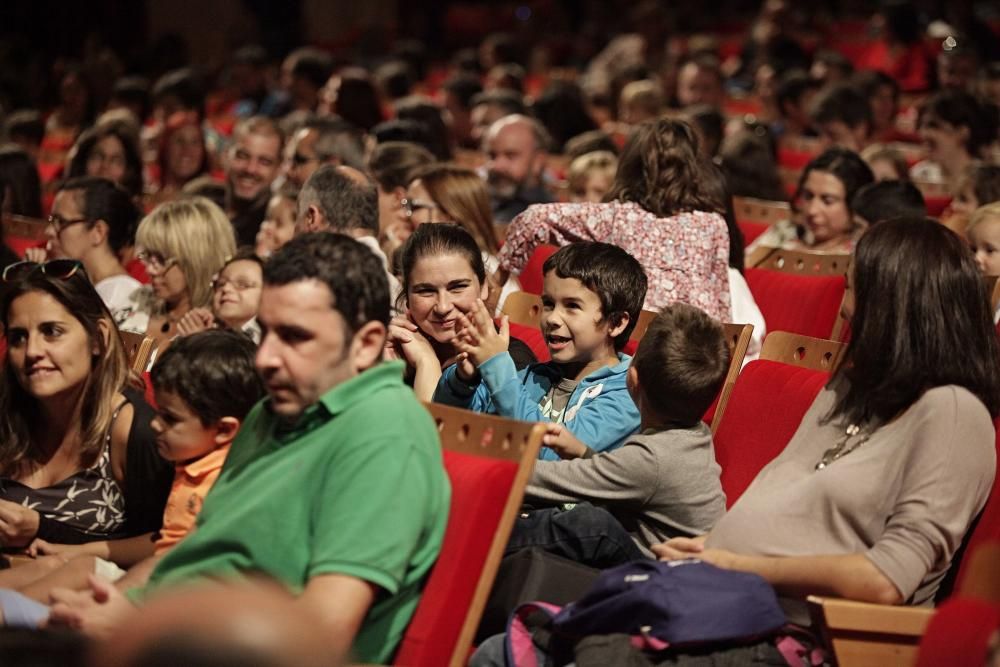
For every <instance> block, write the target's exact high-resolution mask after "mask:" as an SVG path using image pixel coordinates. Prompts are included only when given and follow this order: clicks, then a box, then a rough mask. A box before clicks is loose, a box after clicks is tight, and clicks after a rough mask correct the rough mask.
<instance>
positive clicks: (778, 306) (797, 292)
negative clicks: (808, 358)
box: [744, 269, 845, 338]
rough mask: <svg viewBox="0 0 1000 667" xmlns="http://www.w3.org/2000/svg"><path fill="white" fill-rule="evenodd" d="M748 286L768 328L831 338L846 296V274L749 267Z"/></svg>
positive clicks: (747, 271) (746, 275)
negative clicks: (817, 273)
mask: <svg viewBox="0 0 1000 667" xmlns="http://www.w3.org/2000/svg"><path fill="white" fill-rule="evenodd" d="M744 275H745V277H746V280H747V285H748V286H749V287H750V292H751V293H752V294H753V298H754V301H756V302H757V306H758V307H759V308H760V312H761V314H762V315H763V316H764V321H765V322H767V330H768V331H789V332H791V333H797V334H801V335H803V336H813V337H814V338H829V337H830V334H831V333H832V332H833V325H834V323H835V322H836V320H837V315H838V314H839V313H840V302H841V301H842V300H843V298H844V286H845V280H844V276H806V275H795V274H790V273H782V272H780V271H771V270H769V269H747V270H746V272H745V274H744Z"/></svg>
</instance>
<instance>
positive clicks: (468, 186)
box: [410, 164, 500, 255]
mask: <svg viewBox="0 0 1000 667" xmlns="http://www.w3.org/2000/svg"><path fill="white" fill-rule="evenodd" d="M416 180H419V181H420V182H421V183H422V184H423V186H424V188H425V189H426V190H427V193H428V194H429V195H430V196H431V199H433V200H434V203H435V204H437V205H438V207H439V208H440V209H441V211H442V212H443V213H444V214H445V215H446V216H447V218H448V220H449V221H454V222H457V223H458V224H460V225H462V227H464V228H465V230H466V231H467V232H469V233H470V234H472V238H474V239H476V244H477V245H478V246H479V248H480V249H481V250H485V251H486V252H488V253H489V254H491V255H495V254H497V252H499V250H500V241H499V240H498V239H497V233H496V229H495V228H494V227H493V210H492V208H491V207H490V196H489V194H488V193H487V191H486V184H485V183H484V182H483V179H482V178H480V177H479V176H478V175H477V174H476V172H474V171H472V170H471V169H467V168H465V167H459V166H458V165H455V164H432V165H428V166H427V167H424V168H423V169H420V170H419V171H417V172H416V173H415V174H413V178H412V179H411V181H410V183H412V182H413V181H416Z"/></svg>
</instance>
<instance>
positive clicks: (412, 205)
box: [399, 197, 438, 218]
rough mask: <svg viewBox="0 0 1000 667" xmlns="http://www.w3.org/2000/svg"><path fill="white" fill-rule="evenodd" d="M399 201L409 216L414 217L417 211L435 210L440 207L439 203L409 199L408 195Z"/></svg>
mask: <svg viewBox="0 0 1000 667" xmlns="http://www.w3.org/2000/svg"><path fill="white" fill-rule="evenodd" d="M399 203H400V205H401V206H402V207H403V212H404V213H405V214H406V217H407V218H412V217H413V214H414V213H416V212H417V211H423V210H429V211H433V210H436V209H437V208H438V206H437V204H434V203H428V202H425V201H420V200H419V199H409V198H406V197H404V198H403V199H402V200H400V202H399Z"/></svg>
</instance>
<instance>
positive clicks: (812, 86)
mask: <svg viewBox="0 0 1000 667" xmlns="http://www.w3.org/2000/svg"><path fill="white" fill-rule="evenodd" d="M821 85H822V84H821V83H820V82H819V81H818V80H816V79H814V78H812V77H811V76H809V73H808V72H806V71H804V70H801V69H793V70H789V71H788V72H786V73H785V74H783V75H782V76H781V79H780V80H779V81H778V86H777V88H776V89H775V92H774V97H775V102H777V104H778V113H780V114H781V115H782V116H784V115H785V105H786V104H798V103H799V102H800V101H801V100H802V96H803V95H805V94H806V93H807V92H809V91H811V90H819V89H820V87H821Z"/></svg>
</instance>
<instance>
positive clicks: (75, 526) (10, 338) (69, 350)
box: [0, 259, 173, 587]
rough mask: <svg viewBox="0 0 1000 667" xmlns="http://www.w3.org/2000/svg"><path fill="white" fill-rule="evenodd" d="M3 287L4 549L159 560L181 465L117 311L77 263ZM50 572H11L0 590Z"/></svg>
mask: <svg viewBox="0 0 1000 667" xmlns="http://www.w3.org/2000/svg"><path fill="white" fill-rule="evenodd" d="M3 281H4V284H5V285H6V286H7V288H8V289H7V293H6V295H5V297H4V298H3V300H2V302H0V321H2V323H3V327H4V330H5V332H6V338H7V351H6V353H5V355H4V373H2V374H0V544H2V545H3V547H5V548H8V549H13V548H22V547H28V546H29V545H31V544H32V543H33V542H34V549H35V550H37V551H41V552H43V553H55V552H57V551H58V550H59V547H53V546H51V545H53V544H56V545H78V544H84V543H96V542H101V543H102V548H103V554H102V555H104V556H105V557H106V558H108V559H110V560H112V561H116V562H118V563H119V564H120V565H128V564H130V563H132V562H136V561H137V560H140V559H141V558H143V557H145V555H148V554H149V553H152V543H151V542H150V539H151V535H152V533H154V532H155V531H157V530H158V529H159V527H160V523H161V521H162V515H163V509H164V505H165V503H166V497H167V494H168V492H169V490H170V485H171V481H172V479H173V468H172V466H171V465H170V464H168V463H167V462H166V461H164V460H163V459H162V458H161V457H160V456H159V454H157V452H156V447H155V444H154V440H155V435H154V433H153V432H152V430H151V428H150V420H151V419H152V417H153V413H152V410H151V409H150V408H149V406H148V405H146V403H145V402H144V401H143V398H142V393H141V391H138V385H137V383H136V382H135V380H136V378H135V377H134V375H133V374H131V373H130V371H129V368H128V360H127V358H126V353H125V349H124V346H123V344H122V340H121V337H120V336H119V335H118V330H117V329H116V328H115V325H114V322H113V321H112V318H111V313H110V312H108V309H107V308H106V307H105V305H104V302H103V301H102V300H101V297H100V296H99V295H98V294H97V292H96V291H95V290H94V288H93V286H92V285H91V283H90V281H89V280H88V278H87V275H86V272H85V270H84V268H83V265H82V264H81V263H80V262H79V261H76V260H70V259H59V260H52V261H49V262H46V263H44V264H36V263H34V262H20V263H18V264H14V265H11V266H9V267H7V268H6V269H5V270H4V272H3ZM125 538H129V539H125ZM38 540H40V541H38ZM105 541H107V542H106V544H105ZM95 553H97V552H95ZM48 569H49V568H48V567H47V566H46V562H38V563H36V564H31V565H26V566H24V567H23V568H20V567H19V568H14V569H13V570H10V571H9V572H10V574H9V575H8V574H6V573H5V574H4V575H3V576H0V586H4V587H12V586H16V585H18V584H19V583H26V580H29V579H31V578H32V577H33V576H34V575H41V574H44V573H45V572H46V571H47V570H48ZM33 573H34V574H33Z"/></svg>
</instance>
